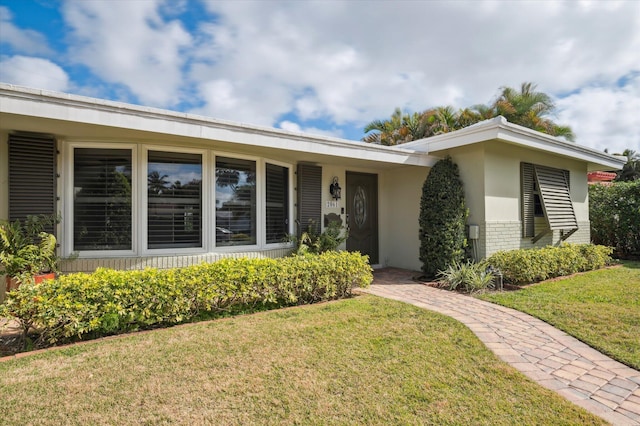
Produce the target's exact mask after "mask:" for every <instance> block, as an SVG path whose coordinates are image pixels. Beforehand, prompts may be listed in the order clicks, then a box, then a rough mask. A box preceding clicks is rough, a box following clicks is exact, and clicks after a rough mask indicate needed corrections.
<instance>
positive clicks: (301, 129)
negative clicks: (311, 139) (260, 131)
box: [278, 120, 344, 138]
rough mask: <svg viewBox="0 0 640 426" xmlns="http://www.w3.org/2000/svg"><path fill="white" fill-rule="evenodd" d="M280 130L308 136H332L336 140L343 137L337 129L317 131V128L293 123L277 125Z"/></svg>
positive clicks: (287, 122) (286, 122) (283, 122)
mask: <svg viewBox="0 0 640 426" xmlns="http://www.w3.org/2000/svg"><path fill="white" fill-rule="evenodd" d="M278 127H280V128H281V129H282V130H287V131H289V132H295V133H306V134H310V135H321V136H332V137H336V138H340V137H343V136H344V135H343V134H342V132H341V131H340V130H339V129H332V130H327V129H319V128H317V127H301V126H300V125H299V124H298V123H294V122H293V121H288V120H284V121H281V122H280V124H278Z"/></svg>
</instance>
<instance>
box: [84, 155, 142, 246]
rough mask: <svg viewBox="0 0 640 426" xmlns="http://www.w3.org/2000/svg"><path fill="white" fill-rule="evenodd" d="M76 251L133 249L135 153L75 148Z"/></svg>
mask: <svg viewBox="0 0 640 426" xmlns="http://www.w3.org/2000/svg"><path fill="white" fill-rule="evenodd" d="M73 164H74V170H73V208H74V209H73V248H74V250H131V248H132V247H131V150H130V149H99V148H75V150H74V163H73Z"/></svg>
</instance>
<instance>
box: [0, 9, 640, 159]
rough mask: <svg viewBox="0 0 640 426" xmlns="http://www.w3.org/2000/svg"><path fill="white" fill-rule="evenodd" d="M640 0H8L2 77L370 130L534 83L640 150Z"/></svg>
mask: <svg viewBox="0 0 640 426" xmlns="http://www.w3.org/2000/svg"><path fill="white" fill-rule="evenodd" d="M638 52H640V2H637V1H620V2H616V1H607V2H604V1H596V2H590V1H571V2H553V1H540V2H536V1H517V2H516V1H512V2H509V1H476V2H466V1H456V2H439V1H395V2H391V1H370V2H364V1H331V0H325V1H306V2H302V1H276V0H273V1H215V2H213V1H204V0H203V1H198V0H191V1H162V0H157V1H156V0H129V1H106V0H71V1H53V2H51V1H45V0H0V81H2V82H7V83H12V84H19V85H24V86H30V87H37V88H45V89H49V90H56V91H61V92H67V93H74V94H80V95H86V96H92V97H97V98H105V99H112V100H117V101H123V102H129V103H135V104H141V105H147V106H154V107H159V108H165V109H171V110H178V111H185V112H191V113H195V114H202V115H207V116H211V117H215V118H220V119H226V120H233V121H238V122H245V123H251V124H257V125H264V126H272V127H278V128H283V129H287V130H291V131H303V132H309V133H317V134H326V135H333V136H338V137H344V138H347V139H355V140H358V139H360V138H361V137H362V136H363V131H362V129H363V127H364V126H365V124H366V123H367V122H369V121H371V120H373V119H383V118H386V117H388V116H389V115H390V114H391V113H392V112H393V109H394V108H395V107H400V108H402V109H403V110H405V111H408V112H412V111H421V110H424V109H427V108H430V107H434V106H439V105H452V106H454V107H457V108H459V107H465V106H470V105H474V104H478V103H488V102H490V101H491V100H492V99H493V98H494V97H495V96H496V94H497V93H498V89H499V88H500V87H501V86H505V85H506V86H512V87H519V85H520V84H521V83H522V82H525V81H532V82H535V83H537V84H538V89H539V90H542V91H544V92H546V93H548V94H550V95H551V96H552V97H554V99H555V101H556V104H557V106H558V114H557V117H555V119H556V121H557V122H559V123H561V124H568V125H570V126H571V127H572V128H573V130H574V132H575V133H576V135H577V143H579V144H582V145H585V146H589V147H591V148H595V149H598V150H603V149H605V148H608V149H609V151H610V152H620V151H622V150H624V149H625V148H631V149H635V150H640V53H638Z"/></svg>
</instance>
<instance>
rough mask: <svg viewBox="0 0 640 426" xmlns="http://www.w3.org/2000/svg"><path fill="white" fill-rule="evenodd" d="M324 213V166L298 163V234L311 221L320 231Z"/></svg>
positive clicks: (307, 226)
mask: <svg viewBox="0 0 640 426" xmlns="http://www.w3.org/2000/svg"><path fill="white" fill-rule="evenodd" d="M321 215H322V167H320V166H314V165H311V164H298V236H300V234H302V233H303V232H306V231H307V230H308V228H309V224H310V222H311V221H313V223H314V224H315V227H316V228H315V230H316V231H317V232H320V226H321V223H320V220H321Z"/></svg>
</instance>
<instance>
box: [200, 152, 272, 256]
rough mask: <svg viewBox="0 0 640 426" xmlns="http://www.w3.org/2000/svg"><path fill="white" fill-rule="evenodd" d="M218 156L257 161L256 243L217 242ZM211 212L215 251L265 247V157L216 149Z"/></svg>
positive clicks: (213, 163)
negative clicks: (216, 182) (216, 179)
mask: <svg viewBox="0 0 640 426" xmlns="http://www.w3.org/2000/svg"><path fill="white" fill-rule="evenodd" d="M218 157H226V158H236V159H238V160H248V161H254V162H255V163H256V243H255V244H246V245H237V246H219V247H218V245H217V244H216V232H215V229H216V226H217V224H216V197H217V194H216V184H215V178H216V159H217V158H218ZM210 163H211V166H210V167H211V176H210V181H211V190H210V193H211V203H210V204H211V210H210V211H211V214H210V215H209V217H210V220H211V222H212V226H211V228H210V229H211V230H212V231H213V232H210V233H209V237H210V239H211V245H210V247H211V250H213V251H215V252H220V253H225V252H237V251H241V250H257V249H259V248H261V247H264V233H265V226H264V224H263V221H264V214H263V212H262V211H263V209H262V205H263V203H264V197H263V194H262V190H261V189H260V188H261V187H262V185H263V181H264V167H263V159H262V158H261V157H256V156H253V155H244V154H237V153H233V152H227V151H214V152H213V153H212V155H211V161H210Z"/></svg>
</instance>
